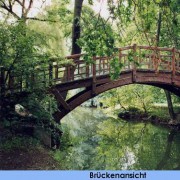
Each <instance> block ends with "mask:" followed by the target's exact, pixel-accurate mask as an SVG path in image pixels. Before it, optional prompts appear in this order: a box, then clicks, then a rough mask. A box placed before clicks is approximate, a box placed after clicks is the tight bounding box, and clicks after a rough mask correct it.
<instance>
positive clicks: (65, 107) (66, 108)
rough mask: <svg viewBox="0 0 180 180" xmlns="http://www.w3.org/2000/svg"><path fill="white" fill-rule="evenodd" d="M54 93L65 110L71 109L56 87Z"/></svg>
mask: <svg viewBox="0 0 180 180" xmlns="http://www.w3.org/2000/svg"><path fill="white" fill-rule="evenodd" d="M52 93H53V94H54V95H55V98H56V100H57V102H58V103H60V104H61V105H62V106H63V108H64V109H65V110H68V111H70V110H71V108H70V106H69V104H68V103H67V102H66V101H65V100H64V98H63V97H62V95H61V94H60V92H59V91H58V90H57V89H56V88H55V89H53V90H52Z"/></svg>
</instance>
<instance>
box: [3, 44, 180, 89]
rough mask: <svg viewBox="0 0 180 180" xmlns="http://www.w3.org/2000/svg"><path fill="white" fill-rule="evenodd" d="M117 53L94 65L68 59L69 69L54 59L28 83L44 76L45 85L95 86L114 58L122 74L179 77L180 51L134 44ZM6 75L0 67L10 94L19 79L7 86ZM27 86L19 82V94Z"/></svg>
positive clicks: (78, 58)
mask: <svg viewBox="0 0 180 180" xmlns="http://www.w3.org/2000/svg"><path fill="white" fill-rule="evenodd" d="M116 49H117V50H118V51H117V52H116V53H115V54H114V56H112V57H107V56H103V57H102V56H96V57H92V60H93V61H94V63H92V64H86V62H85V61H84V60H83V56H84V55H85V54H74V55H70V56H66V59H71V60H73V62H74V64H68V65H62V64H59V62H58V60H56V59H53V60H51V61H50V62H49V65H46V67H41V65H39V67H38V68H39V69H38V68H37V67H36V68H35V70H36V72H37V74H38V75H36V76H35V75H31V77H29V78H28V79H31V80H32V81H35V82H36V80H37V79H38V78H39V79H41V78H40V76H43V78H42V79H43V80H42V82H45V81H46V80H47V79H48V80H49V83H50V84H53V83H66V82H69V81H73V80H77V79H84V78H89V77H93V81H94V83H95V82H96V77H97V76H101V75H105V74H109V73H110V72H111V70H112V68H111V66H110V61H111V59H112V58H114V57H116V58H118V59H119V62H121V63H123V64H124V66H123V69H122V70H132V71H133V73H134V74H135V73H136V71H137V70H138V69H145V70H154V71H155V72H156V73H158V71H159V70H168V71H171V72H172V76H173V77H175V76H176V74H177V73H180V50H177V49H175V48H169V47H156V46H137V45H136V44H134V45H132V46H126V47H120V48H116ZM130 55H131V56H133V61H130V60H129V58H130ZM131 58H132V57H131ZM138 64H139V66H138ZM5 74H6V70H5V69H4V68H3V67H0V90H1V92H2V91H4V89H6V90H10V91H11V90H14V89H15V84H16V83H19V82H15V81H16V79H17V81H18V78H19V77H17V76H14V75H13V74H12V73H11V74H9V77H8V82H4V76H5ZM40 74H41V75H40ZM22 78H23V77H20V79H22ZM37 82H38V81H37ZM42 82H41V83H42ZM52 82H53V83H52ZM28 83H29V82H28ZM28 83H27V84H28ZM25 84H26V82H24V81H22V82H20V85H18V88H19V90H20V91H21V90H23V89H24V88H26V87H25V86H26V85H25ZM18 88H17V89H18Z"/></svg>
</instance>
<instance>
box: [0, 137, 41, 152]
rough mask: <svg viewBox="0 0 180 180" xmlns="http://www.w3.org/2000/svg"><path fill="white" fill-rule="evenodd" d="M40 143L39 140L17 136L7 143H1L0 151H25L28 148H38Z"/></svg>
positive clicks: (6, 141) (7, 140)
mask: <svg viewBox="0 0 180 180" xmlns="http://www.w3.org/2000/svg"><path fill="white" fill-rule="evenodd" d="M38 145H39V141H38V140H37V139H34V138H31V137H27V136H25V137H20V136H15V137H12V138H11V139H6V140H5V142H3V143H0V149H3V150H5V151H11V150H13V149H23V148H24V149H25V148H27V147H28V146H33V147H34V146H38Z"/></svg>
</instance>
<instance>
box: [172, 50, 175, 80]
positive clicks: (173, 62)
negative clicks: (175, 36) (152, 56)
mask: <svg viewBox="0 0 180 180" xmlns="http://www.w3.org/2000/svg"><path fill="white" fill-rule="evenodd" d="M175 51H176V50H175V47H173V48H172V66H171V71H172V83H173V82H174V77H175V74H176V62H175V60H176V54H175Z"/></svg>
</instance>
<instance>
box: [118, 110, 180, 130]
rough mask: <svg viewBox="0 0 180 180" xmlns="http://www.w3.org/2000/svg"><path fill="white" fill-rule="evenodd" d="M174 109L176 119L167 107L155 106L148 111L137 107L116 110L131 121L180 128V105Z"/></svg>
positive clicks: (119, 114)
mask: <svg viewBox="0 0 180 180" xmlns="http://www.w3.org/2000/svg"><path fill="white" fill-rule="evenodd" d="M174 110H175V114H176V120H171V119H170V116H169V112H168V108H167V107H158V108H157V107H154V108H152V109H151V111H149V112H147V113H145V112H143V111H141V110H139V109H137V108H129V109H127V110H123V111H120V112H119V111H117V110H116V112H115V114H117V116H118V117H119V118H121V119H123V120H126V121H130V122H143V123H152V124H154V125H160V126H164V127H168V128H171V129H176V130H180V119H179V116H180V107H176V108H175V109H174Z"/></svg>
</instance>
